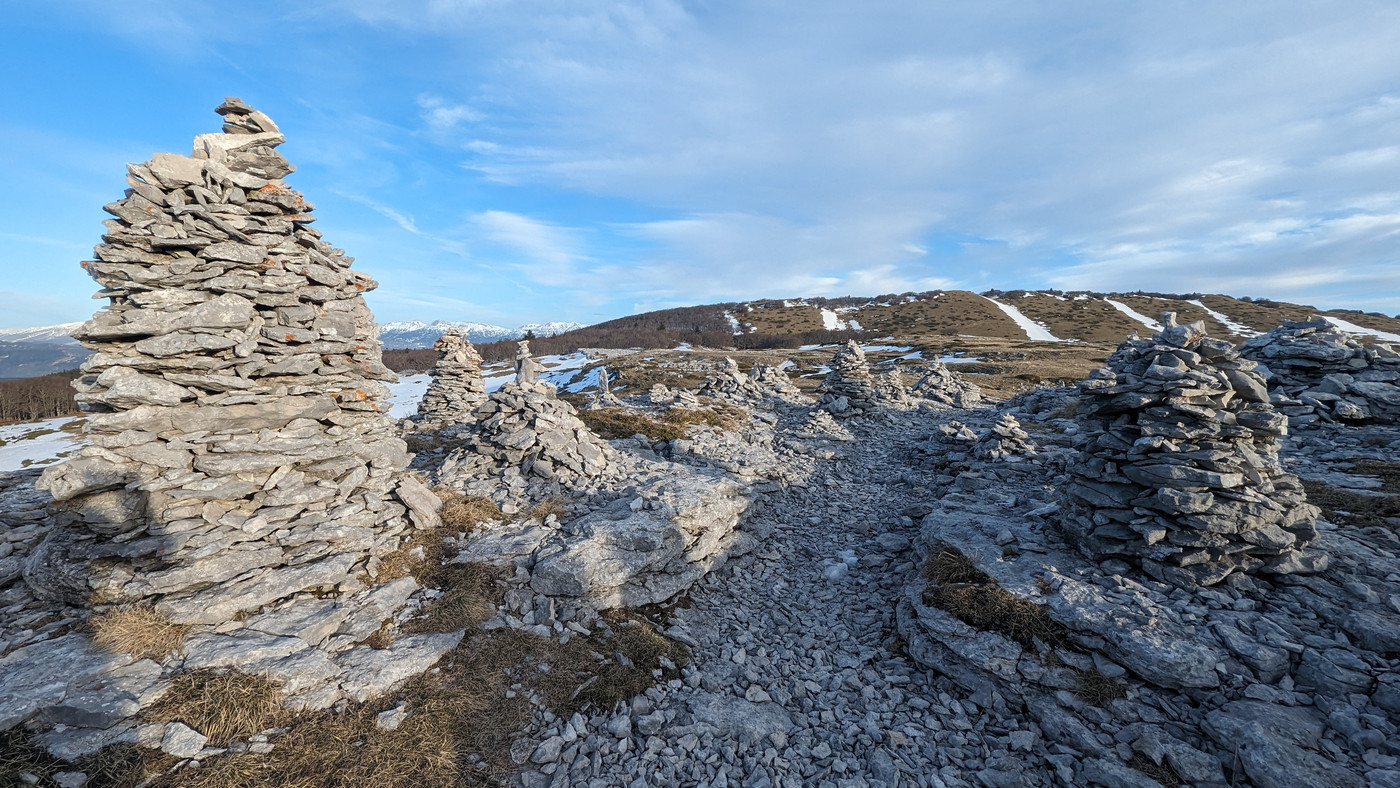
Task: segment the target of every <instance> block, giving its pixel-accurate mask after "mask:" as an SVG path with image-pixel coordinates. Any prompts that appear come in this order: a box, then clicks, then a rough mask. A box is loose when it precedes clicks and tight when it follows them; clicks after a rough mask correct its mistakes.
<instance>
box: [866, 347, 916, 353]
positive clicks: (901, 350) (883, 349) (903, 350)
mask: <svg viewBox="0 0 1400 788" xmlns="http://www.w3.org/2000/svg"><path fill="white" fill-rule="evenodd" d="M860 349H861V350H864V351H865V352H866V353H880V352H887V353H908V352H909V351H911V350H913V348H911V347H909V346H908V345H861V346H860Z"/></svg>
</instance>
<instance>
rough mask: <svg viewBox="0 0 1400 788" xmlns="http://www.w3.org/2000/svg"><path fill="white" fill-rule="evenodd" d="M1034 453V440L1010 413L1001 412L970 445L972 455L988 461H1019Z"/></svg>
mask: <svg viewBox="0 0 1400 788" xmlns="http://www.w3.org/2000/svg"><path fill="white" fill-rule="evenodd" d="M1035 454H1036V449H1035V442H1034V441H1032V440H1031V436H1030V435H1029V434H1028V433H1027V432H1026V431H1025V430H1023V429H1021V423H1020V422H1019V421H1017V420H1016V417H1015V416H1012V415H1011V414H1010V413H1003V414H1001V417H1000V418H998V419H997V421H996V423H995V424H993V425H992V426H991V427H990V428H988V429H987V431H986V432H983V433H982V434H981V435H980V436H978V438H977V443H976V444H975V445H973V447H972V455H973V456H974V457H976V458H977V459H979V460H985V461H988V462H1021V461H1022V460H1024V459H1026V458H1028V457H1034V456H1035Z"/></svg>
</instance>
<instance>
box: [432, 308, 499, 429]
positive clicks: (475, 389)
mask: <svg viewBox="0 0 1400 788" xmlns="http://www.w3.org/2000/svg"><path fill="white" fill-rule="evenodd" d="M433 349H434V350H436V351H437V352H438V360H437V364H436V365H434V367H433V379H432V382H431V383H429V384H428V390H427V391H425V392H423V400H422V402H420V403H419V405H418V420H419V421H421V422H423V423H424V424H428V425H441V426H446V425H451V424H465V423H469V422H470V421H471V419H472V412H473V411H475V410H476V409H477V407H479V406H480V405H481V403H483V402H485V401H486V383H485V381H483V380H482V377H481V354H480V353H477V352H476V348H474V347H472V343H471V341H470V340H468V339H467V337H466V335H464V334H463V333H462V332H461V331H460V330H458V329H455V328H454V329H450V330H448V331H447V332H446V333H444V334H443V335H442V336H441V337H439V338H438V340H437V341H436V342H434V343H433Z"/></svg>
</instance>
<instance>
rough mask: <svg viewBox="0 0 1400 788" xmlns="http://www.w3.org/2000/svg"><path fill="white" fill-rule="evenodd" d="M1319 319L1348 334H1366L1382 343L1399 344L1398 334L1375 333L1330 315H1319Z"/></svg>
mask: <svg viewBox="0 0 1400 788" xmlns="http://www.w3.org/2000/svg"><path fill="white" fill-rule="evenodd" d="M1319 317H1321V318H1322V319H1323V320H1326V321H1327V322H1329V323H1331V324H1332V325H1334V326H1336V327H1337V328H1340V329H1341V330H1343V331H1345V332H1347V333H1348V334H1368V335H1370V336H1373V337H1375V338H1376V339H1379V340H1381V341H1382V342H1400V334H1392V333H1390V332H1389V331H1377V330H1376V329H1374V328H1366V327H1365V326H1358V325H1356V324H1355V323H1348V322H1347V321H1345V320H1343V319H1341V318H1340V317H1332V316H1331V315H1319Z"/></svg>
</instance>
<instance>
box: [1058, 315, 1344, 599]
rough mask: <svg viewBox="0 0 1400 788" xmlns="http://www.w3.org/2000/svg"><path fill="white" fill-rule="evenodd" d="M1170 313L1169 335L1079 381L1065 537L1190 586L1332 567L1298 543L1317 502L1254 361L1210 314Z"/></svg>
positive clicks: (1130, 348) (1122, 351)
mask: <svg viewBox="0 0 1400 788" xmlns="http://www.w3.org/2000/svg"><path fill="white" fill-rule="evenodd" d="M1162 318H1163V320H1162V322H1163V325H1164V326H1166V328H1164V329H1163V331H1162V332H1161V333H1159V334H1157V335H1155V336H1154V337H1152V338H1151V339H1150V340H1129V341H1127V342H1125V343H1123V344H1122V345H1120V346H1119V349H1118V351H1117V352H1116V353H1114V354H1113V355H1112V356H1110V357H1109V360H1108V365H1109V366H1108V368H1105V369H1100V370H1095V372H1094V374H1093V375H1091V376H1090V378H1089V379H1088V380H1086V381H1084V382H1083V383H1081V384H1080V417H1079V421H1080V427H1081V430H1082V435H1081V446H1082V453H1081V456H1080V457H1078V458H1077V459H1076V460H1075V461H1074V462H1073V463H1072V464H1071V470H1072V473H1073V475H1074V476H1075V481H1074V483H1073V484H1072V485H1071V486H1070V487H1069V489H1068V491H1067V492H1068V502H1069V511H1068V512H1067V513H1066V516H1065V519H1064V527H1065V530H1066V534H1067V536H1068V537H1069V539H1070V540H1071V541H1073V542H1075V543H1076V544H1078V545H1080V547H1081V548H1082V549H1083V550H1085V552H1086V553H1088V554H1089V555H1091V556H1094V557H1096V558H1099V559H1100V560H1103V559H1110V558H1112V559H1119V560H1123V561H1127V562H1129V563H1131V564H1134V565H1137V566H1140V567H1141V568H1142V569H1143V570H1144V571H1145V572H1147V573H1148V574H1149V575H1151V576H1152V577H1154V578H1155V579H1158V580H1162V581H1164V582H1170V583H1173V584H1176V585H1180V586H1182V587H1186V588H1194V587H1196V586H1204V585H1214V584H1215V583H1218V582H1220V581H1221V580H1224V579H1225V578H1226V577H1228V576H1229V575H1230V574H1231V573H1233V572H1237V571H1239V572H1246V573H1248V572H1255V571H1266V572H1271V573H1278V574H1286V573H1291V572H1299V571H1316V570H1318V569H1321V568H1323V567H1324V566H1325V565H1326V557H1325V556H1324V555H1322V554H1319V553H1316V552H1314V553H1304V552H1303V551H1302V548H1303V547H1304V546H1305V545H1307V543H1308V542H1310V541H1312V540H1313V539H1314V538H1316V536H1317V531H1316V528H1315V526H1314V521H1315V520H1316V518H1317V515H1318V510H1317V508H1316V507H1315V506H1312V505H1310V504H1308V503H1307V500H1306V495H1305V494H1304V492H1303V489H1302V486H1301V484H1300V483H1299V481H1298V479H1297V477H1295V476H1293V475H1291V474H1288V473H1286V472H1285V471H1284V470H1283V468H1282V466H1281V465H1280V464H1279V459H1278V438H1279V436H1280V435H1282V434H1284V433H1285V432H1286V431H1287V428H1288V421H1287V418H1286V417H1284V416H1283V415H1282V414H1280V413H1278V412H1277V411H1275V410H1274V409H1273V408H1272V407H1271V406H1270V405H1269V402H1268V392H1267V391H1266V389H1265V387H1264V379H1263V376H1262V375H1261V374H1260V373H1259V372H1258V371H1256V370H1255V364H1254V362H1252V361H1249V360H1247V359H1242V358H1240V356H1239V354H1238V353H1237V352H1236V351H1235V349H1234V347H1233V346H1231V345H1230V343H1228V342H1224V341H1221V340H1215V339H1210V338H1208V337H1206V336H1205V330H1204V324H1200V323H1193V324H1191V325H1189V326H1178V325H1176V322H1175V316H1174V315H1172V314H1170V313H1167V314H1164V315H1163V316H1162Z"/></svg>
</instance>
